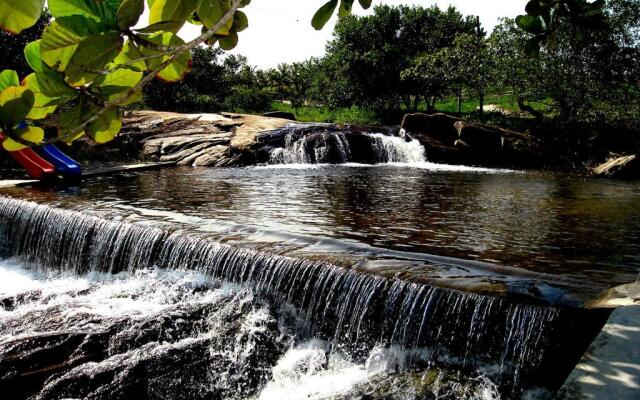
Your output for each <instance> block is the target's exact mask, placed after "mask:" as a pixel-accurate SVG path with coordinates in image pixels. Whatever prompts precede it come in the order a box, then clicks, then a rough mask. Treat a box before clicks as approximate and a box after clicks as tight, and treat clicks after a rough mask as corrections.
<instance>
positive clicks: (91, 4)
mask: <svg viewBox="0 0 640 400" xmlns="http://www.w3.org/2000/svg"><path fill="white" fill-rule="evenodd" d="M121 1H122V0H49V1H48V3H47V5H48V6H49V10H50V11H51V15H53V17H54V18H55V19H60V18H62V17H72V16H82V17H85V18H87V19H90V20H93V21H94V22H96V23H98V24H99V25H101V26H104V27H106V28H116V27H117V12H118V7H119V6H120V2H121Z"/></svg>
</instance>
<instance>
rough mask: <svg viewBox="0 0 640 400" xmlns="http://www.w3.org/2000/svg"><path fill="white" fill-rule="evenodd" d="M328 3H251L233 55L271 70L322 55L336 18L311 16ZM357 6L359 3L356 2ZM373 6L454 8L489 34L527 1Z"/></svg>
mask: <svg viewBox="0 0 640 400" xmlns="http://www.w3.org/2000/svg"><path fill="white" fill-rule="evenodd" d="M325 2H326V0H252V1H251V4H250V5H248V6H247V7H246V8H244V9H243V11H244V12H245V13H246V14H247V16H248V17H249V28H248V29H247V30H245V31H243V32H240V34H239V36H240V41H239V43H238V47H236V48H235V49H234V50H233V51H232V53H235V54H242V55H244V56H246V57H247V58H248V59H249V64H251V65H254V66H257V67H258V68H270V67H275V66H276V65H278V64H280V63H284V62H295V61H303V60H306V59H307V58H309V57H312V56H317V57H319V56H322V55H323V54H324V50H325V45H326V43H327V41H328V40H330V39H331V33H332V31H333V27H334V25H335V22H336V21H335V20H336V17H335V16H334V18H332V20H331V21H330V22H329V23H328V24H327V25H326V26H325V27H324V29H323V30H321V31H316V30H315V29H313V28H312V27H311V17H312V16H313V14H314V13H315V11H316V10H317V9H318V8H319V7H320V6H322V5H323V4H324V3H325ZM356 3H357V2H356ZM373 4H374V5H376V4H388V5H395V6H397V5H416V6H423V7H429V6H431V5H433V4H437V5H438V6H439V7H441V8H447V7H448V6H449V5H453V6H455V7H456V8H458V10H460V11H461V12H462V13H463V14H466V15H477V16H479V17H480V20H481V22H482V24H483V26H484V27H485V29H486V30H487V31H489V32H490V31H491V30H492V28H493V27H494V26H495V25H496V23H497V22H498V18H501V17H515V16H516V15H519V14H523V13H524V7H525V5H526V1H525V0H423V1H415V0H414V1H412V0H373ZM353 8H354V13H355V14H357V15H366V14H371V13H372V11H373V7H372V8H371V9H370V10H368V11H363V10H362V8H361V7H360V6H359V5H358V4H354V7H353ZM198 33H199V29H198V28H195V27H193V26H190V27H186V28H184V29H183V31H182V32H181V33H180V36H181V37H183V38H184V39H185V40H187V39H192V38H193V37H195V36H197V34H198Z"/></svg>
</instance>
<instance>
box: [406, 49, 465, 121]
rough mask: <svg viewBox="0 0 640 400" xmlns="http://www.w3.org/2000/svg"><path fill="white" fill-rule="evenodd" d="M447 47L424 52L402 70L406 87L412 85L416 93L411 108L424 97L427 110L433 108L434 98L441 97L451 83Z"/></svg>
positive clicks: (449, 56) (449, 53) (415, 106)
mask: <svg viewBox="0 0 640 400" xmlns="http://www.w3.org/2000/svg"><path fill="white" fill-rule="evenodd" d="M451 56H452V52H451V51H450V50H449V48H444V49H441V50H439V51H437V52H436V53H424V54H422V55H421V56H419V57H417V58H415V59H414V60H412V61H411V64H410V66H409V67H408V68H407V69H405V70H404V71H402V73H401V78H402V82H403V84H404V85H405V86H407V87H413V88H414V89H415V91H416V93H418V94H416V95H415V96H414V99H413V105H412V106H411V109H412V110H413V111H417V110H418V105H419V104H420V101H421V100H422V99H423V98H424V99H425V100H426V103H427V111H429V112H433V111H434V110H435V103H436V100H437V99H439V98H441V97H443V96H444V95H445V94H446V92H447V91H448V90H450V87H451V85H452V83H453V78H454V73H453V72H452V67H453V64H452V62H453V60H452V57H451Z"/></svg>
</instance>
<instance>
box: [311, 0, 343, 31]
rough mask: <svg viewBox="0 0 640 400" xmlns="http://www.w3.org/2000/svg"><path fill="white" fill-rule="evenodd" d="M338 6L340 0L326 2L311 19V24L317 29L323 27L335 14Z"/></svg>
mask: <svg viewBox="0 0 640 400" xmlns="http://www.w3.org/2000/svg"><path fill="white" fill-rule="evenodd" d="M337 6H338V0H329V1H328V2H326V3H325V4H324V5H323V6H322V7H320V9H319V10H318V11H316V13H315V15H314V16H313V19H311V26H313V27H314V28H315V29H316V30H320V29H322V28H323V27H324V26H325V25H326V24H327V22H328V21H329V19H330V18H331V16H332V15H333V12H334V11H335V9H336V7H337Z"/></svg>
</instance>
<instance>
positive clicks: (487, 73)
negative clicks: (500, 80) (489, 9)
mask: <svg viewBox="0 0 640 400" xmlns="http://www.w3.org/2000/svg"><path fill="white" fill-rule="evenodd" d="M453 51H454V53H455V58H456V60H457V61H458V68H459V71H458V73H457V75H458V76H459V77H461V83H462V85H464V86H466V87H467V88H468V89H469V90H470V91H471V92H472V93H473V94H474V96H475V97H476V98H477V99H478V103H479V105H478V110H479V112H480V115H482V114H483V112H484V96H485V93H486V90H487V87H488V86H489V84H490V83H491V82H493V81H494V78H493V76H494V60H493V59H492V58H491V57H490V55H489V51H488V46H487V42H486V39H485V37H484V33H481V32H478V33H476V34H474V35H469V34H462V35H458V36H457V37H456V40H455V45H454V48H453Z"/></svg>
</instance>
